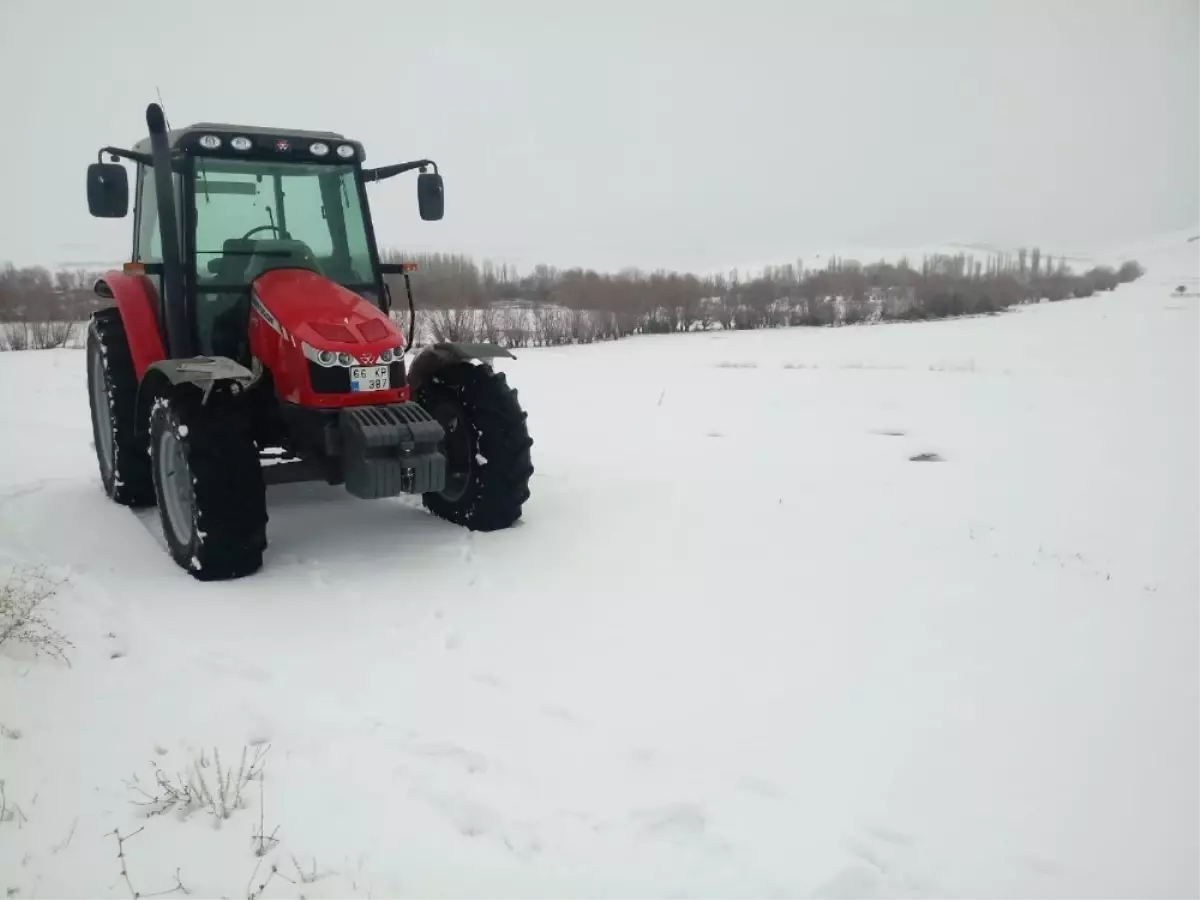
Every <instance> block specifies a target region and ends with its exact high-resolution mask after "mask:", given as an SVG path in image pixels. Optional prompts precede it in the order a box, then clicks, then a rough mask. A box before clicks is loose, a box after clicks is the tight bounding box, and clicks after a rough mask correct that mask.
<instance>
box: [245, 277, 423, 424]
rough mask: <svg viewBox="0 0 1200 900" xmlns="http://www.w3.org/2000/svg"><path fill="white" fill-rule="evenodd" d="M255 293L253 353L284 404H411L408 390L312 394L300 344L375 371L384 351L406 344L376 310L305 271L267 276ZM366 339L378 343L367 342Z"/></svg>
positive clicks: (256, 285)
mask: <svg viewBox="0 0 1200 900" xmlns="http://www.w3.org/2000/svg"><path fill="white" fill-rule="evenodd" d="M251 293H252V297H253V298H254V301H255V302H254V303H253V304H252V306H251V312H250V352H251V353H252V354H253V355H254V356H255V357H256V358H257V359H258V360H259V361H260V362H261V363H262V364H263V366H265V367H266V368H267V369H269V370H270V372H271V377H272V378H273V379H274V381H275V391H276V393H277V394H278V396H279V398H280V399H281V400H286V401H287V402H289V403H296V404H299V405H301V406H316V407H334V408H336V407H340V406H365V405H368V404H383V403H402V402H406V401H407V400H408V398H409V391H408V388H407V387H399V388H393V389H391V390H386V391H360V392H357V393H349V394H326V393H317V392H315V391H313V389H312V386H311V383H310V381H309V377H308V359H307V358H306V357H305V356H304V352H303V350H302V349H301V346H300V345H301V342H304V343H307V344H308V345H309V346H311V347H314V348H316V349H317V350H332V351H333V352H335V353H349V354H350V355H351V356H353V357H354V358H355V359H356V360H358V363H359V364H361V365H367V366H369V365H377V364H378V360H379V354H380V353H382V352H383V351H384V350H389V349H395V348H396V347H398V346H402V345H403V344H404V335H403V334H402V333H401V332H400V329H399V328H397V327H396V326H395V324H393V322H392V320H391V319H389V318H388V317H387V315H385V314H384V313H383V312H382V311H381V310H380V309H379V308H378V307H376V306H375V305H374V304H372V303H369V302H367V301H366V300H364V299H363V298H362V297H360V296H358V294H356V293H354V292H353V291H350V290H347V289H346V288H344V287H342V286H341V285H340V284H337V283H335V282H333V281H330V280H329V279H327V278H324V277H322V276H321V275H318V274H317V273H316V272H309V271H307V270H305V269H276V270H274V271H271V272H266V273H264V274H262V275H260V276H259V277H258V278H256V279H255V281H254V284H253V285H252V286H251ZM264 310H265V313H266V314H265V315H264ZM364 331H365V335H364ZM368 335H370V336H375V337H376V339H374V340H368V339H367V336H368ZM338 338H341V339H338Z"/></svg>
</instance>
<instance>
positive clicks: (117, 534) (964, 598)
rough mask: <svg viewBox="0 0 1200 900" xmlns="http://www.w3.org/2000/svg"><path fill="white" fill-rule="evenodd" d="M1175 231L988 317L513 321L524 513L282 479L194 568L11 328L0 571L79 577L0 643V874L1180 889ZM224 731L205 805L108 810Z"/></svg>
mask: <svg viewBox="0 0 1200 900" xmlns="http://www.w3.org/2000/svg"><path fill="white" fill-rule="evenodd" d="M1198 252H1200V245H1198V244H1197V243H1191V244H1184V243H1182V242H1178V241H1175V242H1172V243H1171V244H1170V245H1169V246H1163V247H1160V248H1158V249H1157V250H1156V251H1155V252H1154V253H1148V254H1145V255H1143V256H1140V257H1139V258H1141V259H1142V261H1143V263H1144V264H1146V266H1147V267H1148V269H1149V273H1148V275H1147V276H1146V277H1145V278H1143V279H1142V280H1140V281H1138V282H1135V283H1134V284H1132V285H1128V286H1125V287H1122V288H1120V289H1118V290H1117V291H1116V292H1115V293H1113V294H1108V295H1101V296H1097V297H1094V298H1090V299H1087V300H1079V301H1067V302H1063V303H1060V304H1054V305H1043V306H1040V307H1030V308H1023V309H1019V310H1015V311H1013V312H1010V313H1007V314H1005V315H1001V316H996V317H991V318H978V319H970V320H958V321H942V322H935V323H929V324H913V325H884V326H872V327H856V328H843V329H833V330H831V329H819V330H818V329H788V330H779V331H770V332H754V333H728V334H721V333H717V334H692V335H681V336H665V337H645V338H636V339H630V340H626V341H621V342H617V343H610V344H598V345H592V346H586V347H572V348H561V349H549V350H527V351H518V356H519V357H520V358H519V359H518V360H516V361H504V366H503V367H504V368H505V369H506V370H507V371H508V372H509V378H510V380H511V382H512V383H513V384H514V385H515V386H517V387H519V388H520V392H521V400H522V402H523V403H524V404H525V405H526V407H527V409H528V410H529V416H530V418H529V421H530V428H531V431H532V433H533V435H534V438H535V441H536V443H535V445H534V464H535V466H536V468H537V471H536V474H535V476H534V478H533V483H532V487H533V499H532V500H531V501H530V503H529V504H528V505H527V506H526V516H525V519H524V520H523V522H522V523H521V524H520V525H519V526H518V527H515V528H513V529H511V530H509V531H506V532H502V533H495V534H488V535H480V534H470V533H468V532H465V531H461V530H459V529H457V528H455V527H454V526H451V525H448V524H446V523H444V522H441V521H439V520H437V519H434V518H432V517H431V516H428V515H427V514H425V513H424V512H423V511H422V510H421V509H420V508H419V506H416V505H414V504H411V503H404V502H400V501H379V502H375V503H367V502H360V501H355V500H353V499H352V498H350V497H349V496H348V495H347V494H346V493H345V492H344V491H342V490H341V489H340V488H329V487H324V486H318V485H290V486H281V487H276V488H271V489H270V491H271V494H270V497H271V507H270V512H271V522H270V529H269V536H270V540H271V546H270V548H269V550H268V555H267V562H266V566H265V568H264V570H263V571H262V572H261V573H260V574H259V575H256V576H254V577H252V578H249V579H245V580H242V581H238V582H234V583H225V584H207V585H206V584H199V583H197V582H194V581H193V580H191V579H190V578H188V577H187V576H186V575H185V574H184V573H183V572H182V571H180V570H179V569H177V568H176V567H175V565H174V564H173V563H172V562H171V560H170V559H169V557H168V556H167V554H166V552H165V551H164V550H163V549H162V547H161V544H160V542H161V536H160V534H159V533H158V524H157V519H156V518H155V517H154V516H153V515H143V516H141V517H139V516H137V515H134V514H132V513H131V512H129V511H128V510H126V509H123V508H121V507H118V506H115V505H113V504H111V503H110V502H108V501H107V500H106V499H105V497H104V495H103V494H102V493H101V490H100V487H99V479H98V475H97V471H96V463H95V458H94V455H93V451H92V449H91V446H90V441H91V431H90V425H89V419H88V408H87V399H86V392H85V374H84V366H83V356H82V354H81V353H80V352H79V351H76V350H61V351H46V352H41V353H8V354H0V566H7V565H12V564H21V565H28V564H44V565H46V566H48V567H50V570H51V571H52V572H53V573H54V574H55V575H56V576H58V577H61V578H64V579H66V580H65V583H64V584H63V586H62V588H61V589H60V591H59V593H58V595H57V596H56V597H55V598H54V600H53V601H52V602H53V606H54V614H53V617H52V620H53V623H54V624H55V625H56V626H57V627H58V628H59V629H60V630H61V631H62V632H63V633H64V634H65V635H66V636H67V637H68V638H69V639H70V640H71V641H73V642H74V645H75V646H74V648H73V649H71V650H70V651H69V655H70V661H71V666H70V667H69V668H68V667H67V666H65V665H62V664H59V663H56V662H55V661H53V660H47V659H45V658H42V659H36V660H35V659H33V658H32V656H31V655H30V654H29V653H28V652H27V648H24V647H22V646H20V645H17V646H14V647H5V648H4V649H3V650H0V725H2V726H3V727H2V728H0V779H3V785H4V796H5V798H6V801H5V802H6V808H7V810H8V811H7V812H2V811H0V889H3V890H5V891H7V892H8V894H9V896H18V897H30V896H41V897H50V896H114V897H116V896H129V895H130V893H131V888H130V884H132V885H133V887H134V889H136V890H137V891H138V892H140V893H142V894H143V895H146V894H150V893H153V892H156V891H164V890H168V889H170V888H172V887H174V886H175V885H176V872H177V870H178V877H179V879H180V882H181V883H182V884H183V885H184V886H186V887H187V888H188V889H189V890H190V891H191V892H192V893H193V894H194V895H195V896H225V897H231V898H235V897H245V896H247V895H248V894H251V893H254V892H257V891H258V890H259V887H258V886H259V885H260V884H262V883H263V882H264V881H269V883H267V885H266V888H265V890H264V891H262V896H263V897H292V896H299V895H303V896H306V897H319V896H326V897H335V896H363V897H365V896H375V897H384V896H395V895H406V896H461V895H491V896H545V895H573V896H580V895H589V896H645V895H662V896H746V897H752V896H753V897H758V896H828V897H871V896H889V897H913V896H920V897H924V896H989V897H1000V896H1038V897H1052V896H1054V897H1057V896H1064V897H1065V896H1094V897H1099V896H1139V897H1151V896H1172V897H1175V896H1196V895H1197V893H1198V892H1200V884H1198V875H1197V869H1198V865H1200V857H1198V854H1200V849H1198V848H1200V826H1198V821H1197V796H1198V792H1200V780H1198V777H1197V761H1198V759H1200V688H1198V681H1197V674H1198V665H1200V652H1198V629H1200V617H1198V611H1197V600H1198V596H1200V584H1198V577H1200V576H1198V565H1200V560H1198V547H1200V526H1198V513H1200V509H1198V497H1200V484H1198V477H1197V475H1198V472H1197V464H1198V460H1200V436H1198V415H1200V388H1198V376H1200V305H1198V303H1197V301H1196V300H1195V298H1184V299H1181V298H1175V297H1171V296H1170V292H1171V290H1172V289H1173V288H1174V287H1175V285H1176V284H1178V283H1181V282H1183V281H1185V280H1187V282H1188V283H1189V284H1195V279H1196V276H1197V275H1198V274H1200V265H1198V259H1197V255H1198ZM920 454H936V455H937V457H938V458H939V459H940V461H928V462H915V461H910V458H911V457H914V456H918V455H920ZM247 745H259V746H261V747H263V748H265V747H266V746H267V745H269V747H270V749H269V751H267V752H266V755H265V757H264V761H265V765H264V767H263V772H264V776H263V778H262V779H255V780H252V781H251V782H250V783H249V784H248V785H247V786H246V788H245V789H244V790H243V792H242V796H243V800H244V808H242V809H236V810H234V811H233V812H232V813H231V815H230V816H229V818H227V819H224V820H217V819H215V818H214V817H213V815H211V814H210V813H209V812H208V811H206V810H202V809H201V810H196V811H194V812H192V813H191V815H189V816H187V817H186V818H182V819H181V817H180V816H179V815H178V814H176V813H175V812H169V813H166V814H163V815H160V816H153V817H150V818H146V816H145V814H144V813H145V809H146V808H145V807H138V806H136V805H135V802H134V801H138V800H144V799H145V797H144V796H143V795H141V794H139V793H138V792H137V791H136V790H132V789H131V788H130V786H129V785H130V784H132V783H133V778H134V776H135V775H136V776H137V778H138V782H139V784H140V785H141V786H142V788H144V789H145V790H146V791H147V792H148V793H150V794H154V793H159V794H160V795H161V793H162V792H161V790H160V789H158V788H156V787H155V770H156V768H158V769H161V770H162V772H163V773H164V775H165V776H168V777H169V778H171V779H172V780H175V779H176V776H177V774H178V773H181V772H183V773H185V776H184V777H185V778H186V771H187V770H188V769H189V767H191V766H192V765H193V761H195V760H197V759H199V758H200V755H201V752H202V751H203V752H204V754H205V760H206V761H207V762H208V764H209V765H208V767H207V768H205V769H202V770H201V771H202V772H204V773H205V777H206V778H212V777H213V772H214V770H215V764H214V763H213V750H214V748H215V749H217V750H219V751H220V754H221V757H222V760H223V761H224V763H225V764H226V765H228V764H230V763H231V761H232V763H233V764H234V765H235V766H236V764H237V762H238V760H239V759H240V757H241V753H242V748H243V747H244V746H247ZM252 752H253V751H252ZM210 783H211V782H210ZM217 824H219V825H220V827H219V828H217V827H214V826H215V825H217ZM143 826H144V831H142V832H140V833H139V834H137V835H136V836H135V837H132V838H130V839H128V840H126V841H124V858H125V862H126V864H127V870H126V871H127V873H128V876H129V880H128V882H127V881H126V879H123V878H122V877H121V861H120V860H119V859H118V858H117V850H118V842H117V839H116V838H115V837H113V836H108V833H110V832H113V830H114V829H120V833H121V834H122V835H128V834H130V833H131V832H133V831H135V830H137V829H138V828H141V827H143ZM276 827H278V831H277V832H274V835H275V839H276V840H275V841H263V842H261V843H262V844H263V849H265V850H266V851H267V852H266V855H265V856H264V857H262V858H259V857H257V856H256V855H255V852H256V848H257V847H258V846H259V843H260V842H256V841H255V840H254V839H253V837H252V836H253V835H256V834H259V833H260V828H262V829H265V832H266V834H268V835H269V834H272V833H273V832H272V830H273V829H275V828H276ZM293 855H294V857H295V860H296V861H298V863H299V868H301V869H302V870H303V872H304V880H302V879H301V877H300V875H299V874H298V872H297V865H296V863H294V862H293V860H292V856H293ZM273 864H277V865H278V866H279V875H277V876H271V866H272V865H273ZM256 866H257V867H258V868H257V874H256V875H255V870H256ZM314 874H315V876H316V877H315V880H314ZM252 876H254V877H253V878H252ZM285 876H286V878H287V879H290V882H289V881H288V880H285ZM291 882H295V883H291Z"/></svg>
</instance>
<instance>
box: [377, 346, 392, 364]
mask: <svg viewBox="0 0 1200 900" xmlns="http://www.w3.org/2000/svg"><path fill="white" fill-rule="evenodd" d="M394 355H395V354H393V353H392V351H391V350H384V351H383V352H382V353H380V354H379V361H380V362H381V363H383V364H384V365H385V366H386V365H387V364H388V363H390V362H391V361H392V357H393V356H394Z"/></svg>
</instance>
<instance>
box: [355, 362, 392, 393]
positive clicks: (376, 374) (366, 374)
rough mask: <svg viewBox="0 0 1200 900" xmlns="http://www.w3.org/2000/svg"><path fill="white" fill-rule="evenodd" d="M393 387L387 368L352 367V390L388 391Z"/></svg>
mask: <svg viewBox="0 0 1200 900" xmlns="http://www.w3.org/2000/svg"><path fill="white" fill-rule="evenodd" d="M391 386H392V380H391V377H390V372H389V371H388V367H387V366H351V367H350V390H352V391H386V390H387V389H388V388H390V387H391Z"/></svg>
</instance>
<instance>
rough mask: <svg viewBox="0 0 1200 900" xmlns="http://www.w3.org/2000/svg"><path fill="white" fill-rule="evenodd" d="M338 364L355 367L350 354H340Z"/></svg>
mask: <svg viewBox="0 0 1200 900" xmlns="http://www.w3.org/2000/svg"><path fill="white" fill-rule="evenodd" d="M338 363H339V364H341V365H343V366H349V365H353V364H354V357H353V356H351V355H350V354H349V353H339V354H338Z"/></svg>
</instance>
